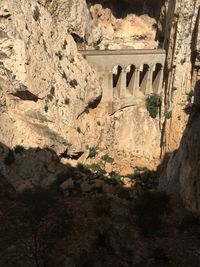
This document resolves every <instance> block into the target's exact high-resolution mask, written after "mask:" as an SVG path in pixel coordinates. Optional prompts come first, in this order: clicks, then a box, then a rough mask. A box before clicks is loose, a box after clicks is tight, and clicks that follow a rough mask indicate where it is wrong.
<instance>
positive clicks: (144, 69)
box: [139, 64, 149, 86]
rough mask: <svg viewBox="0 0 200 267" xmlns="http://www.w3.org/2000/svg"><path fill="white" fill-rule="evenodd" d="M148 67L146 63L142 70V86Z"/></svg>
mask: <svg viewBox="0 0 200 267" xmlns="http://www.w3.org/2000/svg"><path fill="white" fill-rule="evenodd" d="M148 69H149V65H147V64H144V65H143V69H142V71H140V83H139V85H140V86H141V84H142V81H143V79H144V77H145V75H146V73H147V71H148Z"/></svg>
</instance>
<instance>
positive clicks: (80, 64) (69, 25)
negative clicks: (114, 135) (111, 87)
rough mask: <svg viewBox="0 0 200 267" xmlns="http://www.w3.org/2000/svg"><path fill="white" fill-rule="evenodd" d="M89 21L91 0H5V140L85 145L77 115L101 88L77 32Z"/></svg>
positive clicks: (1, 92)
mask: <svg viewBox="0 0 200 267" xmlns="http://www.w3.org/2000/svg"><path fill="white" fill-rule="evenodd" d="M89 25H90V24H89V12H88V10H87V5H86V3H85V1H70V2H69V1H63V0H59V1H35V0H29V1H23V2H16V1H10V2H9V3H8V1H1V4H0V29H1V35H0V51H1V65H0V99H1V115H0V120H1V123H0V141H1V142H3V143H4V144H6V145H8V146H9V147H13V146H15V145H16V144H21V145H24V146H25V147H29V146H33V147H37V146H40V147H41V146H45V145H46V146H50V147H53V148H54V149H55V150H56V151H57V152H63V151H64V150H65V149H66V147H68V148H69V149H72V150H78V151H79V150H81V149H82V146H83V143H82V142H81V141H80V139H81V137H80V136H79V134H78V132H77V131H76V128H77V126H76V118H77V116H78V115H79V114H80V113H81V112H83V111H84V109H85V108H86V107H87V105H88V103H89V102H91V101H93V100H94V99H96V98H97V97H99V96H100V95H101V88H100V87H99V84H98V81H97V80H96V78H95V76H94V74H93V71H92V70H91V69H90V67H89V66H88V65H87V63H86V62H85V60H84V59H83V58H82V57H81V56H80V55H79V54H78V53H77V47H76V43H75V41H74V39H73V36H72V35H71V34H72V33H73V32H76V33H77V34H79V35H80V36H84V35H85V32H87V31H89ZM31 100H33V101H31ZM72 143H73V145H72Z"/></svg>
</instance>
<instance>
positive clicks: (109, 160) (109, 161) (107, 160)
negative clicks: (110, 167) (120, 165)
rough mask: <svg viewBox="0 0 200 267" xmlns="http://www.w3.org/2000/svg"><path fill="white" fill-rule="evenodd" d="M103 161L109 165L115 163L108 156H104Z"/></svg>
mask: <svg viewBox="0 0 200 267" xmlns="http://www.w3.org/2000/svg"><path fill="white" fill-rule="evenodd" d="M101 159H102V160H103V161H105V162H108V163H113V161H114V159H113V158H111V157H110V156H109V155H108V154H105V155H104V156H102V157H101Z"/></svg>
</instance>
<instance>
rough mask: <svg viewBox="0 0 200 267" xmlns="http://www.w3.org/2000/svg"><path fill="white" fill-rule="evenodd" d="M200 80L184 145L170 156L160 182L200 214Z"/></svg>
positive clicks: (185, 133)
mask: <svg viewBox="0 0 200 267" xmlns="http://www.w3.org/2000/svg"><path fill="white" fill-rule="evenodd" d="M199 129H200V80H199V81H198V82H197V84H196V88H195V102H194V104H193V107H192V111H191V115H190V118H189V121H188V125H187V127H186V129H185V131H184V134H183V137H182V139H181V143H180V146H179V148H178V150H177V151H175V152H174V153H172V154H171V155H170V159H169V161H168V164H167V166H166V170H165V171H164V173H163V175H162V176H161V179H160V188H161V189H164V190H167V192H168V193H169V194H175V195H179V196H180V197H181V198H182V200H183V202H184V204H185V206H186V207H187V208H188V209H190V210H193V211H200V176H199V173H200V144H199Z"/></svg>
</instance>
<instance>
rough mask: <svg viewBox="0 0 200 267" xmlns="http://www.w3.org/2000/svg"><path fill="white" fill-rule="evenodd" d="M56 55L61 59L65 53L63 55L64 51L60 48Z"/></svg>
mask: <svg viewBox="0 0 200 267" xmlns="http://www.w3.org/2000/svg"><path fill="white" fill-rule="evenodd" d="M55 55H56V56H57V57H58V58H59V60H62V58H63V55H62V52H61V51H60V50H59V51H58V52H56V53H55Z"/></svg>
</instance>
